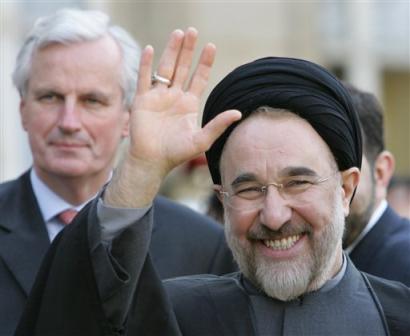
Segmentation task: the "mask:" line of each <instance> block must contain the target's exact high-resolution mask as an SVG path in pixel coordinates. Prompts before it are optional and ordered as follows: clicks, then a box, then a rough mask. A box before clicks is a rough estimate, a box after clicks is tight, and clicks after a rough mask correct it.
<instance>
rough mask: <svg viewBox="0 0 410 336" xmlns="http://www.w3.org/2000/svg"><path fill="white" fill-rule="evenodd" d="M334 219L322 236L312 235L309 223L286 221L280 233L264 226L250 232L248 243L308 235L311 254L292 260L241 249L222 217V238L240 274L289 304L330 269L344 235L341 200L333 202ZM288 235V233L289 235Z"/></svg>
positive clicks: (250, 248) (252, 248)
mask: <svg viewBox="0 0 410 336" xmlns="http://www.w3.org/2000/svg"><path fill="white" fill-rule="evenodd" d="M333 210H334V216H333V219H332V220H331V222H330V223H329V225H328V226H327V227H326V228H325V229H324V231H323V234H322V235H320V236H315V235H314V233H313V232H312V230H310V229H309V224H307V223H301V224H296V223H295V224H294V223H290V222H288V223H287V224H285V225H284V226H283V227H282V229H281V230H280V232H274V231H271V230H270V229H269V228H267V227H265V226H263V224H260V225H258V226H257V227H255V229H254V230H252V231H250V232H249V237H248V239H249V241H253V240H260V239H262V240H273V239H275V237H276V236H281V235H287V236H289V235H292V232H302V231H303V232H307V233H308V239H309V240H311V245H312V247H313V248H312V253H310V254H305V255H299V256H297V257H296V258H294V259H293V260H280V261H272V260H270V259H269V258H266V257H265V256H264V255H261V254H260V253H258V250H257V248H255V246H254V244H252V243H251V244H250V245H249V246H247V247H243V246H242V245H241V243H240V240H239V239H238V238H237V237H236V236H235V235H234V234H233V232H232V223H231V222H230V219H229V218H228V216H227V215H225V235H226V238H227V241H228V245H229V247H230V248H231V250H232V253H233V255H234V258H235V260H236V262H237V263H238V265H239V268H240V270H241V271H242V273H243V274H244V275H245V276H246V277H247V278H248V279H249V280H250V281H251V282H252V283H253V284H254V285H255V286H256V287H257V288H260V289H262V290H263V291H264V292H265V293H266V294H267V295H268V296H270V297H272V298H276V299H279V300H282V301H288V300H292V299H295V298H297V297H298V296H300V295H302V294H304V293H307V292H309V291H312V290H315V289H318V288H320V287H321V286H322V285H323V283H324V282H326V280H327V278H326V277H327V275H328V274H329V268H330V267H331V265H332V261H333V260H334V259H335V253H336V251H337V249H336V248H335V247H336V246H337V245H338V244H340V241H341V239H342V236H343V228H344V220H345V219H344V214H343V208H342V207H341V204H340V199H337V198H335V200H334V206H333ZM288 233H289V234H288Z"/></svg>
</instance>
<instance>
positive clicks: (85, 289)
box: [18, 30, 410, 336]
mask: <svg viewBox="0 0 410 336" xmlns="http://www.w3.org/2000/svg"><path fill="white" fill-rule="evenodd" d="M195 40H196V36H195V34H194V32H193V31H192V30H188V31H187V32H186V34H185V35H184V34H183V33H182V32H181V31H176V32H174V33H173V34H172V35H171V40H170V42H169V43H168V46H167V47H166V49H165V52H164V54H163V57H162V61H161V62H160V64H159V67H158V70H157V71H158V74H159V76H160V77H159V78H157V80H155V81H154V82H153V83H152V84H151V69H152V57H153V49H152V48H151V47H147V48H146V49H145V50H144V52H143V56H142V60H141V67H140V75H139V83H138V89H137V99H136V104H135V106H134V109H133V112H132V115H131V135H132V136H131V139H132V141H131V143H130V148H129V150H128V152H127V155H126V156H125V157H124V159H123V161H122V164H121V167H120V168H119V170H118V171H117V172H116V176H115V178H114V179H113V180H112V182H111V183H110V184H109V185H108V187H107V189H106V191H105V193H104V195H103V197H102V199H99V201H98V202H97V201H95V202H94V203H93V204H92V205H91V207H90V208H89V211H85V212H84V213H83V214H82V216H80V217H79V218H78V220H77V222H76V224H75V225H74V226H71V227H70V228H69V230H66V232H65V234H64V235H62V236H61V237H60V241H59V242H58V243H57V244H55V245H54V248H53V249H52V250H51V251H50V253H49V254H48V257H47V258H46V260H45V264H44V268H43V270H42V272H41V274H40V276H39V278H38V281H37V285H36V288H35V290H34V292H33V293H32V296H31V299H30V302H29V305H28V306H27V310H26V314H25V316H24V319H23V320H22V321H21V325H20V329H19V331H18V335H24V332H28V331H31V333H32V334H35V335H47V334H52V333H53V332H54V333H58V334H61V335H70V334H74V333H77V334H84V335H99V334H113V333H117V334H127V335H180V334H183V335H195V336H196V335H235V336H237V335H247V336H248V335H404V334H405V333H406V332H407V331H408V330H410V318H409V314H408V312H409V311H410V289H408V288H407V287H405V286H404V285H402V284H399V283H395V282H389V281H386V280H383V279H379V278H376V277H373V276H366V275H365V274H363V273H361V272H359V271H358V270H357V269H356V268H355V267H354V265H353V264H352V263H351V262H350V260H349V258H348V257H347V256H345V255H344V254H343V250H342V236H343V230H344V218H345V216H347V214H348V212H349V204H350V202H351V199H352V197H353V195H354V192H355V189H356V186H357V184H358V181H359V175H360V172H359V168H360V165H361V158H362V152H361V151H362V147H361V134H360V127H359V122H358V119H357V116H356V114H355V111H354V110H353V108H352V104H351V101H350V97H349V95H348V94H347V92H346V90H345V88H344V87H343V85H341V83H340V82H339V81H338V80H337V79H336V78H335V77H333V76H332V75H331V74H329V73H328V72H327V71H326V70H325V69H323V68H321V67H320V66H317V65H315V64H313V63H310V62H307V61H303V60H298V59H288V58H264V59H260V60H257V61H255V62H252V63H248V64H245V65H243V66H241V67H239V68H237V69H235V70H234V71H233V72H232V73H230V74H229V75H228V76H226V77H225V78H224V79H223V80H222V81H221V82H220V83H219V84H218V85H217V87H216V88H215V89H214V90H213V92H212V93H211V95H210V97H209V99H208V101H207V104H206V106H205V111H204V116H203V125H204V127H203V128H199V127H198V126H197V125H196V120H197V113H198V105H199V97H200V96H201V94H202V92H203V90H204V88H205V85H206V83H207V79H208V75H209V71H210V68H211V65H212V62H213V57H214V53H215V48H214V47H213V46H212V45H207V46H206V47H205V48H204V50H203V52H202V54H201V57H200V61H199V64H198V66H197V67H196V70H195V71H194V73H193V77H192V78H191V80H190V81H189V84H188V85H187V86H185V82H188V69H189V67H190V64H191V61H192V49H193V45H194V42H195ZM171 78H172V81H171V80H170V79H171ZM154 79H155V78H154ZM238 110H239V111H240V112H238ZM241 115H242V118H241ZM240 118H241V120H240V121H239V119H240ZM141 125H145V126H146V127H142V126H141ZM153 134H155V135H156V136H155V137H151V141H150V142H149V144H145V145H143V146H142V148H141V146H137V144H140V143H141V140H142V139H144V138H146V137H147V136H148V135H151V136H152V135H153ZM137 148H138V150H137ZM206 150H207V158H208V164H209V168H210V171H211V175H212V178H213V180H214V182H215V190H216V192H217V193H218V195H219V197H220V198H221V200H222V202H223V205H224V208H225V213H226V218H225V219H226V234H227V238H228V242H229V244H230V246H231V248H232V250H233V252H234V256H235V258H236V260H237V262H238V264H239V266H240V269H241V272H239V273H234V274H231V275H228V276H221V277H218V276H209V275H202V276H195V277H184V278H178V279H171V280H167V281H166V282H165V284H164V286H165V289H166V291H167V294H168V296H167V295H165V294H164V293H163V288H162V287H161V285H160V284H159V283H158V281H156V279H157V278H156V276H155V274H154V271H153V270H152V268H151V263H150V258H149V256H147V252H148V243H147V241H148V239H149V236H150V232H151V230H150V229H149V228H150V225H151V224H152V218H151V216H152V213H151V211H150V204H151V203H152V200H153V199H154V197H155V194H156V193H157V191H158V188H159V185H160V183H161V181H162V179H163V178H164V176H165V175H166V174H167V173H168V172H169V171H170V170H171V169H172V168H173V167H175V166H176V165H178V164H180V163H181V162H184V161H186V160H188V159H190V158H192V157H194V156H196V155H198V153H200V152H202V151H206ZM131 196H132V197H131ZM123 208H137V209H134V210H131V209H128V210H127V211H125V210H124V209H123ZM128 211H129V212H128ZM132 212H134V214H131V213H132ZM107 213H111V214H122V215H123V217H122V218H119V217H118V218H116V220H112V221H111V223H109V221H108V220H106V219H105V218H106V216H107ZM127 215H130V218H129V219H125V218H124V217H126V216H127ZM96 217H97V218H99V222H100V225H102V226H103V227H105V226H106V225H112V224H113V223H116V224H117V225H118V224H119V223H121V226H122V225H124V227H123V230H122V231H121V230H120V231H119V232H118V234H117V235H116V237H115V238H114V240H113V241H112V255H111V257H112V258H113V259H112V260H109V259H108V258H105V259H104V256H103V255H102V254H101V255H100V256H97V255H96V253H94V251H96V249H98V245H99V244H101V243H99V240H98V231H99V230H100V229H99V225H96V221H94V220H93V219H95V218H96ZM131 218H133V219H134V220H135V221H133V220H132V219H131ZM127 222H128V223H127ZM87 224H88V225H87ZM74 241H77V242H78V244H74V243H73V242H74ZM87 241H90V242H91V246H88V245H87V244H86V242H87ZM135 256H137V257H135ZM62 260H66V261H68V260H70V265H68V266H66V268H63V267H61V266H59V265H60V264H59V261H62ZM135 260H138V263H135ZM116 265H121V268H118V267H117V268H116ZM102 272H105V273H104V274H105V275H106V277H105V279H103V277H101V276H99V275H100V274H101V273H102ZM110 274H111V277H113V278H115V276H116V277H117V278H118V279H119V280H121V279H122V282H121V281H119V282H118V284H117V286H109V285H111V284H112V282H111V281H108V280H107V279H109V275H110ZM130 279H131V281H130ZM58 288H60V289H61V288H64V291H61V290H60V291H58ZM76 291H79V292H78V293H77V295H78V298H76V297H75V295H76ZM80 298H81V299H80ZM153 300H154V302H153ZM50 315H51V316H52V323H50V320H49V319H50Z"/></svg>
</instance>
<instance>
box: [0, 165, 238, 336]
mask: <svg viewBox="0 0 410 336" xmlns="http://www.w3.org/2000/svg"><path fill="white" fill-rule="evenodd" d="M0 216H1V218H0V336H7V335H11V334H12V332H13V331H14V329H15V327H16V325H17V321H18V319H19V317H20V315H21V313H22V311H23V308H24V304H25V301H26V299H27V296H28V293H29V291H30V289H31V287H32V285H33V282H34V279H35V276H36V274H37V271H38V269H39V267H40V264H41V260H42V258H43V256H44V254H45V252H46V251H47V249H48V247H49V245H50V241H49V238H48V234H47V230H46V227H45V223H44V221H43V219H42V216H41V213H40V209H39V207H38V204H37V201H36V198H35V196H34V193H33V190H32V187H31V183H30V177H29V173H28V172H26V173H25V174H24V175H22V176H21V177H20V178H18V179H17V180H14V181H11V182H7V183H3V184H2V185H0ZM150 251H151V255H152V259H153V260H154V263H155V264H156V268H157V270H158V273H159V274H160V277H161V278H168V277H174V276H180V275H188V274H201V273H213V274H224V273H229V272H232V271H234V270H236V266H235V264H234V262H233V259H232V256H231V253H230V251H229V249H228V247H227V245H226V243H225V238H224V234H223V229H222V228H221V226H220V225H219V224H217V223H215V222H214V221H212V220H210V219H208V218H206V217H204V216H201V215H199V214H197V213H195V212H194V211H192V210H190V209H188V208H186V207H184V206H181V205H178V204H176V203H174V202H171V201H169V200H167V199H165V198H163V197H158V198H157V199H156V201H155V204H154V228H153V232H152V239H151V246H150Z"/></svg>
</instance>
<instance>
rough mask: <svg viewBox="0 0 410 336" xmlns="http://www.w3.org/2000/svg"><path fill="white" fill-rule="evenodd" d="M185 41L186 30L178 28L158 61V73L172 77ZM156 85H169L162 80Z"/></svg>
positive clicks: (164, 76) (167, 77) (165, 76)
mask: <svg viewBox="0 0 410 336" xmlns="http://www.w3.org/2000/svg"><path fill="white" fill-rule="evenodd" d="M183 41H184V32H183V31H182V30H180V29H177V30H174V31H173V32H172V33H171V36H170V37H169V40H168V43H167V45H166V47H165V49H164V52H163V53H162V56H161V59H160V60H159V63H158V67H157V74H158V75H159V76H161V77H163V78H166V79H169V80H171V79H172V77H173V76H174V71H175V65H176V63H177V60H178V55H179V53H180V51H181V46H182V43H183ZM155 85H156V86H165V87H166V86H167V85H166V84H164V83H160V82H156V83H155Z"/></svg>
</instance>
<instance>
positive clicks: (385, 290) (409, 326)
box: [366, 273, 410, 335]
mask: <svg viewBox="0 0 410 336" xmlns="http://www.w3.org/2000/svg"><path fill="white" fill-rule="evenodd" d="M366 277H367V278H368V279H369V282H370V284H371V287H372V289H373V290H374V292H375V294H376V296H377V299H378V300H379V302H380V303H381V306H382V307H383V311H384V313H385V316H386V319H387V320H388V323H389V324H390V325H391V326H392V327H391V328H392V329H393V331H394V332H393V333H392V335H401V334H400V331H403V330H407V331H409V330H410V288H409V287H407V286H406V285H404V284H402V283H401V282H398V281H392V280H386V279H383V278H380V277H377V276H374V275H371V274H367V273H366Z"/></svg>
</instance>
